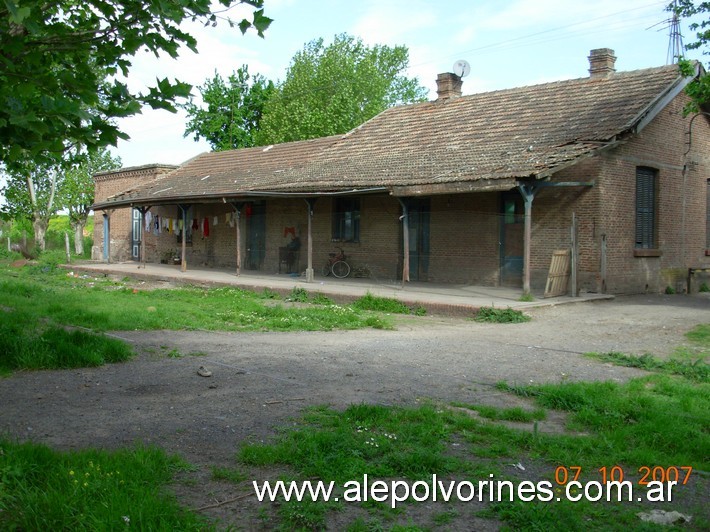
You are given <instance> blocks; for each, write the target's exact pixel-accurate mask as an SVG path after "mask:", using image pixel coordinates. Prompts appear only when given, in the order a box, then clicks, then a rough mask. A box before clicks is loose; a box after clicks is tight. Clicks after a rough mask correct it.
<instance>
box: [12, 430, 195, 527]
mask: <svg viewBox="0 0 710 532" xmlns="http://www.w3.org/2000/svg"><path fill="white" fill-rule="evenodd" d="M184 467H185V464H184V463H183V462H181V461H180V460H179V459H177V458H174V457H169V456H168V455H166V454H165V453H164V452H163V451H161V450H158V449H155V448H142V447H141V448H135V449H131V450H120V451H115V452H106V451H95V450H91V451H73V452H66V453H60V452H57V451H53V450H51V449H49V448H48V447H45V446H42V445H35V444H30V443H24V444H17V443H12V442H9V441H7V440H0V529H3V530H133V529H135V530H205V529H207V528H209V525H208V523H206V522H205V521H204V520H202V519H201V518H200V517H198V516H197V515H196V514H194V513H192V512H189V511H187V510H185V509H183V508H181V507H180V506H179V505H178V503H177V501H176V500H175V498H174V496H172V495H170V494H169V493H168V491H167V490H166V489H165V485H166V484H167V483H169V482H170V481H171V479H172V476H173V474H174V472H176V471H178V470H180V469H182V468H184Z"/></svg>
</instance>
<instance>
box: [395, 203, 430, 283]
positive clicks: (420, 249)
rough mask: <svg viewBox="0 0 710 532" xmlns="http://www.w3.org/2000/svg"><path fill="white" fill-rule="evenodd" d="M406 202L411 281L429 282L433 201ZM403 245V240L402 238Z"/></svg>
mask: <svg viewBox="0 0 710 532" xmlns="http://www.w3.org/2000/svg"><path fill="white" fill-rule="evenodd" d="M404 202H405V205H406V206H407V217H408V220H409V224H408V225H409V280H410V281H428V280H429V251H430V245H429V238H430V235H431V231H430V220H431V200H430V199H429V198H406V199H404ZM401 243H402V238H400V244H401ZM400 249H402V247H400ZM400 262H401V261H400Z"/></svg>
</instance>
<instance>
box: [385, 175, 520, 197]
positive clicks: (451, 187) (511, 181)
mask: <svg viewBox="0 0 710 532" xmlns="http://www.w3.org/2000/svg"><path fill="white" fill-rule="evenodd" d="M516 183H517V181H516V179H515V178H514V177H505V178H500V179H476V180H473V179H472V180H471V181H464V182H461V181H458V182H452V183H436V184H422V185H407V186H395V187H392V195H393V196H395V197H406V196H433V195H436V194H464V193H467V192H499V191H503V190H510V189H511V188H515V186H516Z"/></svg>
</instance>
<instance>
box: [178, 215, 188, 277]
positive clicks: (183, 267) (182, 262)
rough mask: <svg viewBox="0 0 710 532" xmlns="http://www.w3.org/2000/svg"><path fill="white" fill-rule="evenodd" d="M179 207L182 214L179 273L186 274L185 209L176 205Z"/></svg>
mask: <svg viewBox="0 0 710 532" xmlns="http://www.w3.org/2000/svg"><path fill="white" fill-rule="evenodd" d="M178 207H180V212H182V248H181V253H180V258H181V260H180V271H181V272H186V271H187V253H186V251H185V248H186V242H187V238H186V236H185V235H186V234H187V218H186V216H187V208H186V207H185V206H183V205H178Z"/></svg>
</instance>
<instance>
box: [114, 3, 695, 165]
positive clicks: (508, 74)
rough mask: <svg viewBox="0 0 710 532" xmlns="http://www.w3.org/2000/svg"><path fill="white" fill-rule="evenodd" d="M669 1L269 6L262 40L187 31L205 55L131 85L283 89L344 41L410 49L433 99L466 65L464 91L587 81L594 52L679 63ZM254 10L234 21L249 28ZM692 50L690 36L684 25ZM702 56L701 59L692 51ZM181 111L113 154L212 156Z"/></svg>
mask: <svg viewBox="0 0 710 532" xmlns="http://www.w3.org/2000/svg"><path fill="white" fill-rule="evenodd" d="M668 1H669V0H664V1H661V2H659V1H652V0H624V1H619V0H446V1H441V0H357V1H355V0H265V2H264V9H265V15H267V16H269V17H270V18H272V19H274V22H273V23H272V24H271V26H270V27H269V29H268V30H267V31H266V32H265V37H264V38H263V39H262V38H260V37H258V36H257V35H256V33H255V32H248V33H247V34H246V35H242V34H241V32H240V31H239V30H238V29H236V28H229V26H228V25H227V24H226V23H223V24H218V25H217V27H203V26H201V25H199V24H193V23H190V24H187V25H186V26H185V27H186V29H188V31H190V32H191V33H192V34H193V35H194V36H195V37H196V38H197V41H198V51H199V53H198V54H194V53H193V52H191V51H190V50H188V49H183V51H182V53H181V54H180V57H179V58H178V59H177V60H172V59H170V58H168V57H160V58H156V57H155V56H153V55H148V54H146V55H141V56H137V57H135V58H134V60H133V67H132V69H131V71H130V74H129V77H128V80H127V81H128V84H129V86H130V87H131V88H132V89H134V90H144V89H145V88H146V87H147V86H149V84H151V83H154V82H155V79H156V77H157V78H161V79H162V78H164V77H168V78H171V79H173V78H177V79H180V80H182V81H185V82H188V83H191V84H192V85H194V86H195V89H193V93H194V94H196V95H198V96H199V93H198V91H197V87H198V86H200V85H203V84H204V82H205V80H207V79H208V78H212V77H213V76H214V74H215V72H218V73H219V74H220V75H222V77H224V78H226V77H228V76H229V75H230V74H231V73H232V72H233V71H235V70H237V69H238V68H239V67H240V66H242V65H248V69H249V73H250V74H257V73H258V74H261V75H263V76H265V77H266V78H268V79H271V80H273V81H274V82H278V81H282V80H283V79H285V77H286V73H287V69H288V67H289V64H290V62H291V59H292V57H293V56H294V55H295V54H296V52H298V51H299V50H301V49H303V46H304V45H305V44H306V43H308V42H310V41H312V40H314V39H318V38H323V39H324V40H325V42H326V43H330V42H332V40H333V37H334V36H335V35H337V34H340V33H348V34H350V35H353V36H355V37H360V38H362V40H363V41H364V42H365V44H367V45H375V44H385V45H389V46H395V45H404V46H406V47H407V48H408V49H409V69H408V71H407V72H406V74H407V75H408V76H410V77H416V78H418V80H419V82H420V84H422V85H423V86H425V87H427V88H428V89H429V90H430V95H429V97H430V99H435V98H436V83H435V80H436V76H437V74H439V73H442V72H452V71H453V65H454V63H455V62H456V61H457V60H460V59H463V60H466V61H467V62H468V63H469V64H470V65H471V71H470V74H469V75H468V76H467V77H465V78H464V80H463V93H464V94H473V93H477V92H485V91H491V90H498V89H505V88H512V87H518V86H522V85H532V84H536V83H544V82H548V81H557V80H561V79H572V78H580V77H586V76H588V68H589V64H588V59H587V57H588V56H589V52H590V50H592V49H595V48H612V49H613V50H614V51H615V54H616V56H617V61H616V69H617V71H623V70H636V69H640V68H648V67H654V66H660V65H664V64H666V63H667V62H670V61H669V59H668V55H669V42H670V37H669V34H670V30H669V13H668V12H666V11H665V10H664V7H665V5H666V4H667V3H668ZM249 12H250V8H247V7H246V6H238V7H236V8H234V9H232V10H231V11H230V12H229V15H230V16H231V17H232V18H234V19H236V20H241V18H243V17H244V16H246V15H248V14H249ZM681 32H682V35H683V38H684V41H685V43H688V42H692V40H693V34H692V32H690V31H689V30H688V28H687V24H682V26H681ZM686 56H687V57H689V58H691V59H702V56H701V55H700V53H699V52H692V53H687V54H686ZM185 123H186V117H185V114H184V112H181V111H180V112H178V113H175V114H173V113H169V112H167V111H163V110H160V111H153V110H149V109H145V110H144V111H143V113H142V114H140V115H137V116H134V117H131V118H127V119H124V120H121V121H119V126H120V127H121V129H122V130H123V131H124V132H125V133H127V134H128V135H130V137H131V139H130V140H129V141H120V142H119V144H118V146H117V147H116V148H112V152H113V153H114V155H118V156H120V157H121V160H122V162H123V165H124V166H126V167H128V166H140V165H144V164H152V163H161V164H176V165H177V164H181V163H182V162H184V161H186V160H188V159H190V158H192V157H194V156H196V155H198V154H200V153H202V152H205V151H209V150H210V148H209V145H208V144H207V143H206V142H204V141H200V142H195V141H194V140H193V138H192V136H190V137H188V138H185V137H184V136H183V134H184V131H185Z"/></svg>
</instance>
